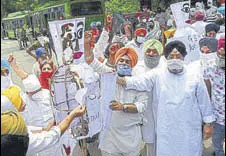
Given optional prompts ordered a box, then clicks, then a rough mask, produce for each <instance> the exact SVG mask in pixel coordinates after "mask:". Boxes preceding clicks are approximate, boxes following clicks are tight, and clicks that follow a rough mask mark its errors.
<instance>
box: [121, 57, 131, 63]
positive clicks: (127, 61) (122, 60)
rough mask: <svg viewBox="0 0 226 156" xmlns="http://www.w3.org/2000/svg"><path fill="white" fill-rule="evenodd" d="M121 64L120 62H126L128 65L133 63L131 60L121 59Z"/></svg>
mask: <svg viewBox="0 0 226 156" xmlns="http://www.w3.org/2000/svg"><path fill="white" fill-rule="evenodd" d="M119 62H120V63H124V62H125V63H126V64H131V62H132V61H131V60H127V59H123V58H120V59H119Z"/></svg>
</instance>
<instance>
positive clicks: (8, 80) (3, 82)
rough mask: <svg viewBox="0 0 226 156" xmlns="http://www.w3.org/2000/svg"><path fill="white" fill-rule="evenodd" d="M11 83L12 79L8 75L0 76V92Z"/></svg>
mask: <svg viewBox="0 0 226 156" xmlns="http://www.w3.org/2000/svg"><path fill="white" fill-rule="evenodd" d="M11 85H12V80H11V77H10V75H8V76H1V92H2V91H4V90H5V89H7V88H9V87H10V86H11Z"/></svg>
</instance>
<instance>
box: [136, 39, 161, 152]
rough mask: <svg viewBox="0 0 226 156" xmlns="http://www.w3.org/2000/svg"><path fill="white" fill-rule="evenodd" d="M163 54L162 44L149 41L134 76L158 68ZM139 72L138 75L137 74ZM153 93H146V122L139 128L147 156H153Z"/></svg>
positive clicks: (156, 41)
mask: <svg viewBox="0 0 226 156" xmlns="http://www.w3.org/2000/svg"><path fill="white" fill-rule="evenodd" d="M162 52H163V47H162V43H161V42H159V41H158V40H149V41H147V42H145V43H144V53H145V56H144V61H143V62H142V64H141V63H140V65H139V66H138V67H136V68H135V69H136V71H137V72H136V73H135V75H140V74H143V73H146V72H149V71H151V70H153V69H156V68H160V67H162V65H164V64H165V62H164V60H163V59H162V57H161V55H162ZM138 72H139V73H138ZM152 98H153V92H149V93H148V105H147V109H146V111H145V113H144V117H145V119H146V120H147V121H148V122H147V123H146V124H144V125H143V126H142V127H141V130H142V135H143V140H144V142H145V143H146V149H147V156H155V140H156V138H155V126H154V124H155V123H154V121H155V120H154V117H153V113H156V112H153V108H152Z"/></svg>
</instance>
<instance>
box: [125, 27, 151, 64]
mask: <svg viewBox="0 0 226 156" xmlns="http://www.w3.org/2000/svg"><path fill="white" fill-rule="evenodd" d="M146 35H147V30H146V25H143V24H139V25H137V26H136V30H135V39H133V40H132V41H130V42H129V43H127V44H126V47H132V48H134V49H135V50H136V52H137V53H138V60H139V61H140V60H143V59H144V53H143V48H144V42H145V41H146Z"/></svg>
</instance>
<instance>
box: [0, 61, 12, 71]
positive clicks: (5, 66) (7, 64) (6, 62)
mask: <svg viewBox="0 0 226 156" xmlns="http://www.w3.org/2000/svg"><path fill="white" fill-rule="evenodd" d="M2 68H6V69H7V70H8V71H9V72H10V65H9V62H8V61H7V60H6V59H5V58H1V69H2Z"/></svg>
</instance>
